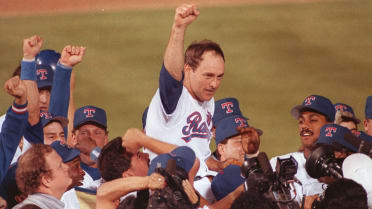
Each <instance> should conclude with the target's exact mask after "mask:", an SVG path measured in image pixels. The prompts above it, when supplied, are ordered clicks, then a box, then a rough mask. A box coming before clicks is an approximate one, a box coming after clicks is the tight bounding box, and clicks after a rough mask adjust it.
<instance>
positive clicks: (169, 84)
mask: <svg viewBox="0 0 372 209" xmlns="http://www.w3.org/2000/svg"><path fill="white" fill-rule="evenodd" d="M213 113H214V99H213V98H212V99H211V100H209V101H205V102H199V101H197V100H196V99H194V98H193V97H192V96H191V94H190V93H189V92H188V90H187V89H186V88H185V87H184V86H183V84H182V81H177V80H175V79H174V78H173V77H172V76H171V75H170V74H169V73H168V71H167V70H166V69H165V67H164V65H163V67H162V69H161V72H160V78H159V89H158V90H157V91H156V93H155V96H154V97H153V98H152V100H151V103H150V106H149V110H148V113H147V119H146V127H145V131H146V134H147V135H148V136H150V137H152V138H155V139H158V140H160V141H163V142H166V143H170V144H175V145H178V146H188V147H190V148H191V149H193V151H194V152H195V154H196V156H197V157H198V158H199V160H200V169H199V171H198V173H197V176H205V175H206V174H207V172H208V167H207V165H206V164H205V160H206V159H207V158H208V157H209V156H210V155H211V151H210V149H209V143H210V141H211V138H212V133H211V128H212V114H213ZM145 152H148V153H149V154H150V159H151V160H152V159H153V158H154V157H155V156H156V155H155V154H154V153H152V152H150V151H148V150H145Z"/></svg>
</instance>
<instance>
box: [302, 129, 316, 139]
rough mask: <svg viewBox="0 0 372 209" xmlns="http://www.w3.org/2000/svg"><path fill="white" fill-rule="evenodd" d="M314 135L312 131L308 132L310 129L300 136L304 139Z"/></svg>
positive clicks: (303, 131)
mask: <svg viewBox="0 0 372 209" xmlns="http://www.w3.org/2000/svg"><path fill="white" fill-rule="evenodd" d="M312 135H314V132H312V131H311V130H308V129H305V130H302V131H301V132H300V136H302V137H306V136H312Z"/></svg>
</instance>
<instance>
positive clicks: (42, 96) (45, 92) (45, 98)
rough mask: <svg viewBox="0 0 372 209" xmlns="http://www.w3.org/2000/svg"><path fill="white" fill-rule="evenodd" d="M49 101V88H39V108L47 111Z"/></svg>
mask: <svg viewBox="0 0 372 209" xmlns="http://www.w3.org/2000/svg"><path fill="white" fill-rule="evenodd" d="M49 102H50V90H49V89H43V88H42V89H39V106H40V110H42V111H45V112H48V109H49Z"/></svg>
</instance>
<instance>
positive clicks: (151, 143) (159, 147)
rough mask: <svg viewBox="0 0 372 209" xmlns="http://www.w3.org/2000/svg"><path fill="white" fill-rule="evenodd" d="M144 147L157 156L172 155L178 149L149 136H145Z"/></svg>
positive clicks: (142, 140)
mask: <svg viewBox="0 0 372 209" xmlns="http://www.w3.org/2000/svg"><path fill="white" fill-rule="evenodd" d="M141 142H142V146H143V147H145V148H146V149H149V150H150V151H152V152H154V153H156V154H164V153H170V152H172V150H174V149H175V148H177V145H174V144H169V143H166V142H162V141H159V140H157V139H154V138H151V137H149V136H147V135H144V136H143V139H141Z"/></svg>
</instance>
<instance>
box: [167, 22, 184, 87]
mask: <svg viewBox="0 0 372 209" xmlns="http://www.w3.org/2000/svg"><path fill="white" fill-rule="evenodd" d="M185 30H186V29H181V28H178V27H176V26H174V25H173V27H172V31H171V35H170V38H169V42H168V45H167V48H166V50H165V54H164V66H165V68H166V69H167V70H168V72H169V74H171V75H172V77H173V78H174V79H176V80H178V81H181V80H182V71H183V65H184V55H183V51H184V46H183V45H184V37H185Z"/></svg>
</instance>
